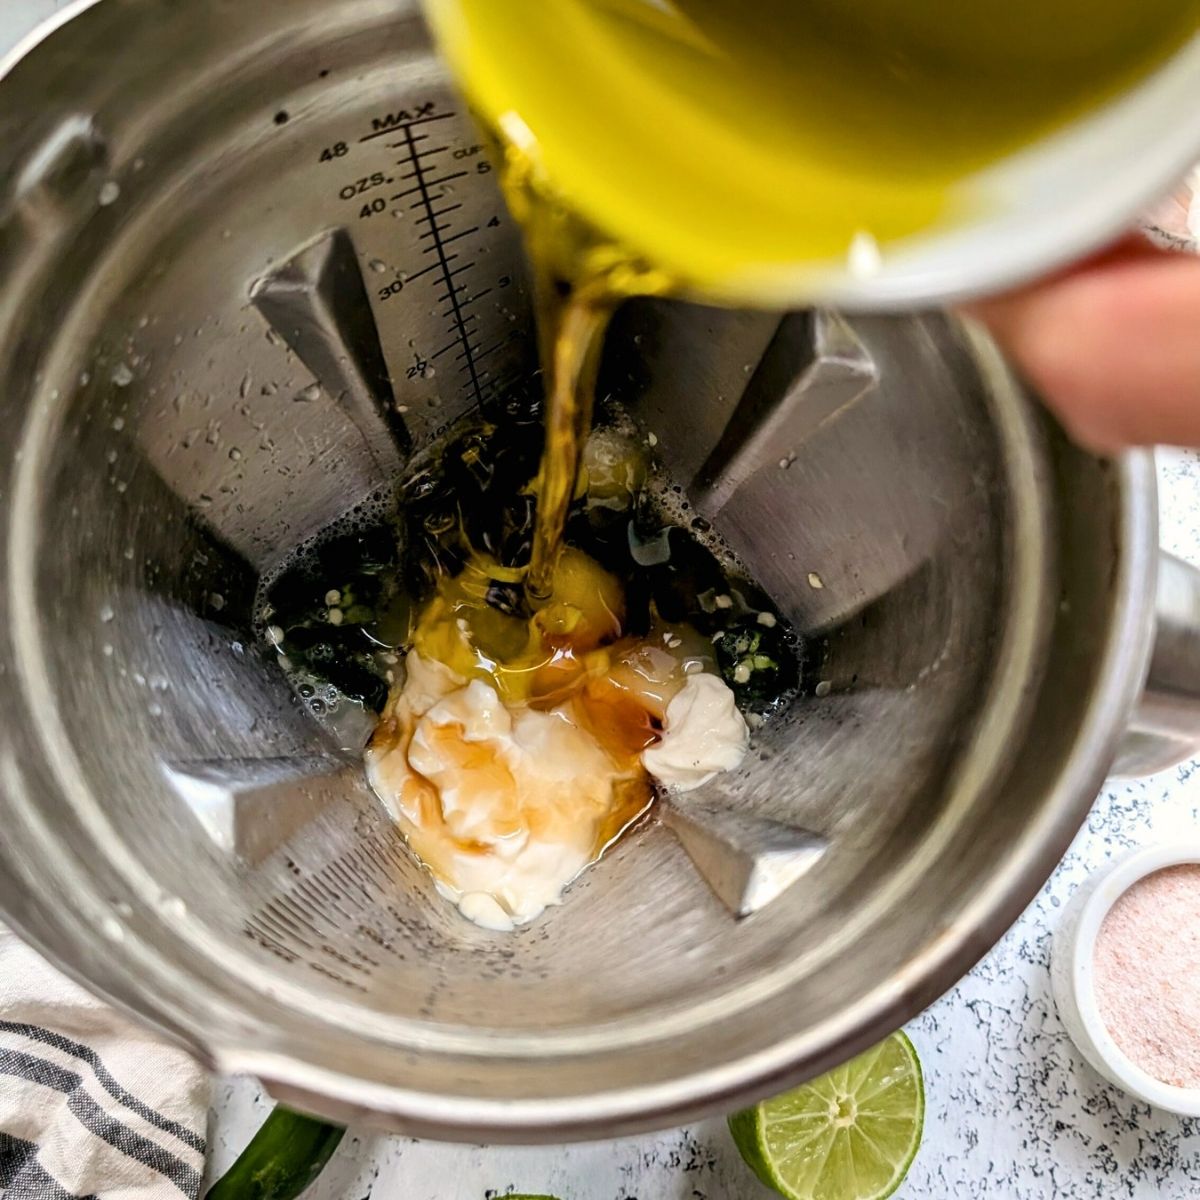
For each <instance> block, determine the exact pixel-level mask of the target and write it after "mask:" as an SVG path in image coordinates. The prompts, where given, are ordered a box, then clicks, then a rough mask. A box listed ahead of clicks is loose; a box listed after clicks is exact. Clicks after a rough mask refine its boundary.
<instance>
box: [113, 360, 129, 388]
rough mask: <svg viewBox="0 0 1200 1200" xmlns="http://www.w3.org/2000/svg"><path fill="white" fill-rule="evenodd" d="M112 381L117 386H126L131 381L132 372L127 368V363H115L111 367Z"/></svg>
mask: <svg viewBox="0 0 1200 1200" xmlns="http://www.w3.org/2000/svg"><path fill="white" fill-rule="evenodd" d="M112 381H113V383H115V384H116V385H117V387H119V388H123V387H128V386H129V385H130V384H131V383H132V382H133V372H132V371H131V370H130V369H129V364H128V363H123V362H122V363H117V365H116V366H115V367H113V372H112Z"/></svg>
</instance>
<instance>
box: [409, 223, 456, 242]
mask: <svg viewBox="0 0 1200 1200" xmlns="http://www.w3.org/2000/svg"><path fill="white" fill-rule="evenodd" d="M449 228H450V222H449V221H447V222H446V223H445V224H444V225H433V226H431V227H430V228H429V229H427V230H425V232H424V233H423V234H421V235H420V237H419V238H418V239H417V240H418V241H420V240H421V238H427V237H437V235H438V234H439V233H441V232H442V230H443V229H449Z"/></svg>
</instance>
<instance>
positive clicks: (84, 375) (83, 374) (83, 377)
mask: <svg viewBox="0 0 1200 1200" xmlns="http://www.w3.org/2000/svg"><path fill="white" fill-rule="evenodd" d="M91 382H92V377H91V375H90V374H89V373H88V372H87V371H80V372H79V386H80V387H87V385H88V384H89V383H91Z"/></svg>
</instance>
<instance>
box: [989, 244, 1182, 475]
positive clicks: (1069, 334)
mask: <svg viewBox="0 0 1200 1200" xmlns="http://www.w3.org/2000/svg"><path fill="white" fill-rule="evenodd" d="M966 311H967V312H968V313H970V315H972V316H974V317H976V318H977V319H978V320H980V321H982V322H983V324H984V325H986V326H987V327H988V329H989V330H990V331H991V333H992V335H993V336H994V337H995V338H996V340H997V341H998V342H999V344H1000V345H1001V347H1002V348H1003V349H1004V350H1005V351H1006V353H1007V354H1008V355H1009V356H1010V357H1011V358H1012V360H1013V361H1014V363H1016V365H1017V366H1018V368H1019V369H1020V370H1021V371H1022V372H1023V373H1024V375H1025V377H1026V378H1027V379H1028V380H1029V381H1030V383H1032V384H1033V385H1034V387H1036V388H1037V389H1038V390H1039V391H1040V392H1041V394H1042V397H1043V398H1044V399H1045V401H1046V403H1047V405H1048V406H1049V407H1050V408H1051V409H1053V411H1054V412H1055V413H1056V414H1057V416H1058V418H1059V420H1060V421H1062V423H1063V424H1064V425H1065V426H1066V428H1067V429H1068V431H1069V432H1070V433H1071V434H1072V435H1073V436H1074V438H1075V439H1076V440H1077V441H1078V442H1080V443H1081V444H1082V445H1085V446H1087V447H1088V448H1090V449H1092V450H1096V451H1099V452H1101V453H1113V452H1114V451H1117V450H1120V449H1122V448H1123V447H1126V446H1139V445H1155V444H1165V445H1179V446H1200V257H1196V256H1193V255H1190V254H1180V253H1177V252H1174V251H1169V250H1159V249H1157V248H1156V247H1154V246H1152V245H1150V243H1149V242H1147V241H1145V240H1144V239H1142V238H1140V237H1129V238H1127V239H1125V240H1124V241H1122V242H1120V243H1119V244H1118V245H1116V246H1114V247H1113V248H1112V249H1110V250H1108V251H1106V252H1105V253H1103V254H1101V255H1099V256H1097V257H1095V258H1093V259H1090V260H1088V261H1087V262H1085V263H1083V264H1080V265H1077V266H1074V267H1072V268H1071V269H1070V270H1068V271H1066V272H1063V273H1062V274H1059V275H1055V276H1052V277H1050V278H1049V279H1044V280H1039V281H1038V282H1037V283H1034V284H1031V285H1030V286H1029V287H1026V288H1022V289H1020V290H1018V291H1016V292H1011V293H1008V294H1007V295H1004V296H998V297H993V298H989V299H987V300H982V301H977V302H976V303H974V304H972V305H970V306H968V307H967V309H966Z"/></svg>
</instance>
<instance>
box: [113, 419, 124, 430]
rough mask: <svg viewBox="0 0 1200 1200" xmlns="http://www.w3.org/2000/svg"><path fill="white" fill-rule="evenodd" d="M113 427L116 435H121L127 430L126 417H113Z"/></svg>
mask: <svg viewBox="0 0 1200 1200" xmlns="http://www.w3.org/2000/svg"><path fill="white" fill-rule="evenodd" d="M112 427H113V430H114V431H115V432H116V433H120V432H121V430H122V429H124V428H125V418H124V417H113V423H112Z"/></svg>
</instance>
